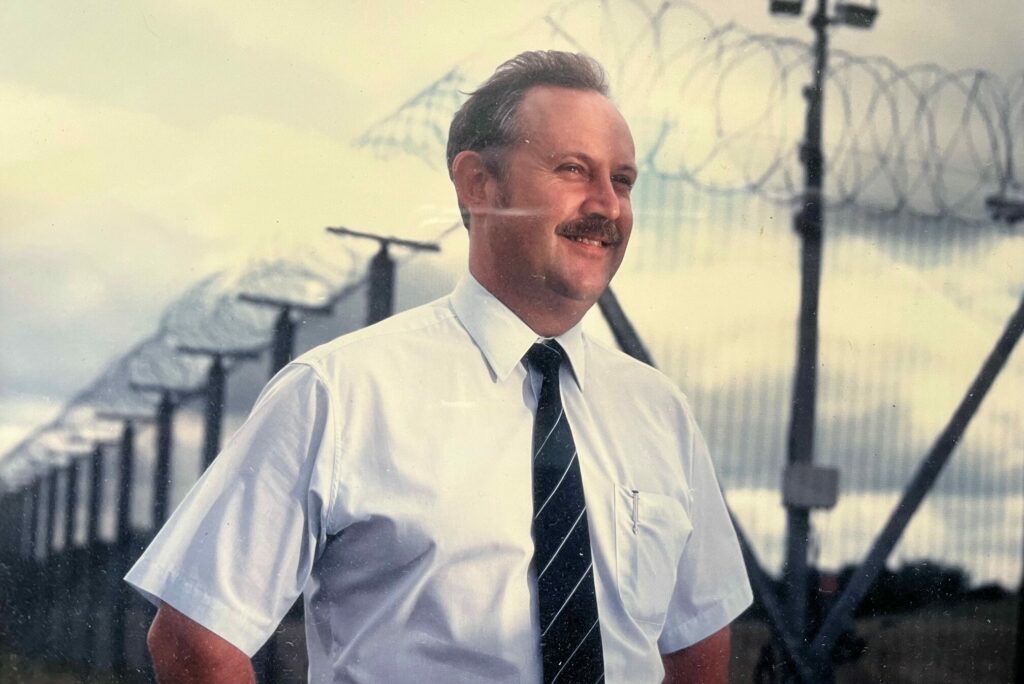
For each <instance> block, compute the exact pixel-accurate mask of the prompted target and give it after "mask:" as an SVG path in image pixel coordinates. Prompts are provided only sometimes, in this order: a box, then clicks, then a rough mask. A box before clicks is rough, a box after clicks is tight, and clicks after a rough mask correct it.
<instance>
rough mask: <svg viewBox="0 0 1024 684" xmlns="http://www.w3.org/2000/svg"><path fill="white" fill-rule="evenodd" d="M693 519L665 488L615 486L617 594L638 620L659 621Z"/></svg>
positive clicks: (664, 609)
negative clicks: (657, 491)
mask: <svg viewBox="0 0 1024 684" xmlns="http://www.w3.org/2000/svg"><path fill="white" fill-rule="evenodd" d="M692 531H693V525H692V524H691V522H690V516H689V515H687V513H686V509H685V508H684V507H683V505H682V504H681V503H680V502H679V501H678V500H677V499H674V498H672V497H670V496H666V495H664V494H654V493H651V492H644V491H637V490H635V489H630V488H628V487H622V486H619V487H616V488H615V555H616V575H617V580H618V585H619V596H620V597H621V598H622V603H623V606H624V607H625V609H626V612H627V613H629V615H630V617H632V618H633V619H634V620H638V621H641V622H649V623H653V624H657V625H661V624H662V623H663V622H664V621H665V613H666V611H667V610H668V604H669V601H670V600H671V599H672V592H673V590H674V589H675V585H676V571H677V570H678V567H679V559H680V558H681V557H682V554H683V548H684V547H685V546H686V541H687V540H688V539H689V538H690V533H691V532H692Z"/></svg>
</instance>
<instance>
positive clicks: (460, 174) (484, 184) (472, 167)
mask: <svg viewBox="0 0 1024 684" xmlns="http://www.w3.org/2000/svg"><path fill="white" fill-rule="evenodd" d="M452 182H453V183H454V184H455V193H456V195H458V198H459V204H460V205H462V206H464V207H466V209H467V210H468V211H469V213H470V214H483V213H487V212H489V211H491V210H493V209H494V207H495V203H496V202H497V196H498V188H497V180H496V179H495V177H494V174H492V173H491V171H490V170H489V169H488V168H487V164H485V163H484V159H483V157H482V156H480V153H479V152H475V151H473V150H463V151H462V152H459V153H458V154H457V155H455V159H453V160H452Z"/></svg>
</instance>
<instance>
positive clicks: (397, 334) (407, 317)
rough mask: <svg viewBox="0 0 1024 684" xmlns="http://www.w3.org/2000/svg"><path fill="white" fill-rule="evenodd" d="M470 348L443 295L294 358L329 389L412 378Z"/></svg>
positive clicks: (468, 340)
mask: <svg viewBox="0 0 1024 684" xmlns="http://www.w3.org/2000/svg"><path fill="white" fill-rule="evenodd" d="M473 348H474V347H473V344H472V339H471V338H470V337H469V334H468V333H467V332H466V331H465V329H464V328H463V327H462V325H461V324H460V323H459V321H458V318H457V317H456V316H455V314H454V312H453V311H452V308H451V305H450V301H449V298H448V297H442V298H441V299H438V300H435V301H433V302H430V303H428V304H424V305H422V306H418V307H415V308H413V309H409V310H407V311H403V312H401V313H398V314H396V315H394V316H392V317H390V318H387V319H385V320H383V321H381V322H379V323H376V324H374V325H371V326H367V327H365V328H361V329H359V330H356V331H355V332H351V333H348V334H345V335H342V336H340V337H337V338H335V339H333V340H331V341H330V342H327V343H325V344H322V345H320V346H318V347H315V348H313V349H311V350H309V351H308V352H306V353H304V354H302V355H300V356H299V357H298V358H296V359H295V360H294V361H293V362H292V363H293V364H295V365H305V366H308V367H310V368H311V369H313V371H315V373H316V374H317V375H318V376H319V377H320V378H321V379H322V380H323V382H325V383H326V384H327V385H328V386H329V387H330V388H332V390H334V389H337V388H345V387H347V388H349V389H357V388H361V389H368V388H369V386H370V385H374V384H377V382H378V381H384V382H386V383H393V382H397V383H403V382H406V381H410V382H411V381H414V379H415V378H416V377H418V374H422V373H423V372H425V371H426V369H429V368H430V367H431V365H433V366H435V367H436V366H438V365H443V364H444V363H445V362H446V361H447V360H449V359H452V358H454V357H457V356H458V355H459V354H467V353H471V350H472V349H473ZM367 383H369V384H367Z"/></svg>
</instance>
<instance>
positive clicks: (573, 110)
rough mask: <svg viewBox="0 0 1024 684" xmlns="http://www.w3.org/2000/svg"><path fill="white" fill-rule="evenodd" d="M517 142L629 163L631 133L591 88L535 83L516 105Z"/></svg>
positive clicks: (631, 159) (631, 153)
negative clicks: (580, 88)
mask: <svg viewBox="0 0 1024 684" xmlns="http://www.w3.org/2000/svg"><path fill="white" fill-rule="evenodd" d="M517 118H518V121H517V123H518V128H519V133H520V137H521V139H520V140H519V141H518V142H520V143H523V142H527V143H529V144H530V145H531V146H534V145H540V146H543V147H546V148H547V149H548V151H550V152H552V153H554V152H557V151H560V150H567V149H573V150H579V151H583V152H587V153H590V154H598V153H599V154H601V155H608V156H610V157H611V158H612V159H611V161H613V162H616V163H633V161H634V156H635V150H634V146H633V136H632V134H631V133H630V130H629V125H628V124H627V123H626V120H625V119H624V118H623V117H622V114H620V113H619V110H618V109H616V108H615V105H614V104H612V102H611V101H610V100H609V99H608V98H606V97H605V96H604V95H602V94H600V93H598V92H595V91H592V90H574V89H571V88H560V87H555V86H536V87H533V88H531V89H530V90H528V91H527V92H526V95H524V96H523V101H522V102H521V103H520V105H519V111H518V115H517Z"/></svg>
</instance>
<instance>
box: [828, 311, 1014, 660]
mask: <svg viewBox="0 0 1024 684" xmlns="http://www.w3.org/2000/svg"><path fill="white" fill-rule="evenodd" d="M1022 333H1024V298H1021V302H1020V304H1019V305H1018V307H1017V310H1016V311H1015V312H1014V313H1013V315H1012V316H1011V317H1010V320H1009V321H1008V322H1007V324H1006V328H1005V329H1004V330H1003V334H1002V335H1001V336H1000V337H999V340H998V341H997V342H996V345H995V347H994V348H993V349H992V351H991V352H990V353H989V355H988V358H986V359H985V363H984V364H983V365H982V367H981V370H979V371H978V374H977V376H975V378H974V381H973V382H972V383H971V386H970V388H968V390H967V394H966V395H965V396H964V398H963V400H961V402H960V405H959V406H957V408H956V411H954V412H953V415H952V416H951V417H950V419H949V422H948V423H947V424H946V427H945V428H944V429H943V430H942V433H941V434H940V435H939V437H938V439H937V440H935V444H934V445H933V446H932V448H931V451H929V452H928V456H927V457H925V459H924V461H923V462H922V463H921V465H920V467H918V470H917V472H916V473H915V474H914V478H913V479H912V480H911V481H910V484H908V485H907V488H906V490H905V491H904V492H903V497H902V498H901V499H900V502H899V503H898V504H897V505H896V510H895V512H894V513H893V515H892V517H891V518H889V521H888V522H887V523H886V525H885V527H884V528H883V529H882V532H881V533H880V534H879V535H878V538H877V539H876V540H875V543H874V544H873V545H872V547H871V551H870V552H869V553H868V556H867V558H865V559H864V562H863V563H861V565H860V567H858V568H857V571H856V572H855V573H854V575H853V577H851V578H850V582H849V583H848V584H847V585H846V589H844V590H843V593H842V594H841V595H840V596H839V599H838V600H837V601H836V603H835V605H834V606H833V607H832V610H830V611H829V614H828V617H827V618H826V619H825V622H824V624H823V625H822V626H821V629H820V630H819V631H818V634H817V637H816V638H815V641H814V646H813V649H812V652H811V657H812V658H813V659H817V660H818V661H821V662H824V661H826V660H827V659H828V658H829V656H830V655H831V653H832V649H833V648H834V647H835V644H836V641H837V640H838V639H839V635H840V634H842V632H843V630H844V629H845V627H846V625H847V624H848V623H849V619H850V617H851V616H852V615H853V611H854V609H855V608H856V607H857V605H858V604H859V603H860V601H861V599H863V598H864V595H865V594H866V593H867V592H868V589H870V588H871V585H872V584H873V583H874V581H875V578H876V577H877V576H878V573H879V572H880V571H881V569H882V568H883V567H884V566H885V560H886V558H888V557H889V554H890V553H891V552H892V550H893V548H895V546H896V543H897V542H898V541H899V539H900V536H901V535H902V534H903V530H905V529H906V527H907V525H908V524H909V523H910V519H911V518H912V517H913V515H914V513H916V512H917V509H918V507H919V506H920V505H921V502H922V501H923V500H924V497H925V495H926V494H927V493H928V491H929V490H930V489H931V487H932V485H933V484H934V483H935V480H936V479H937V478H938V477H939V474H940V473H941V472H942V468H943V467H944V466H945V465H946V462H947V461H948V460H949V457H950V455H951V454H952V453H953V449H955V448H956V445H957V444H958V443H959V442H960V439H961V437H963V434H964V431H965V430H966V429H967V425H968V424H969V423H970V422H971V418H973V417H974V414H975V413H976V412H977V411H978V407H979V406H980V405H981V402H982V400H983V399H984V398H985V395H986V394H987V393H988V391H989V389H991V387H992V383H994V382H995V379H996V377H997V376H998V375H999V372H1000V371H1001V370H1002V368H1003V366H1004V365H1005V364H1006V360H1007V359H1008V358H1009V357H1010V353H1011V352H1012V351H1013V348H1014V346H1016V344H1017V342H1018V341H1019V340H1020V337H1021V334H1022Z"/></svg>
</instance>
